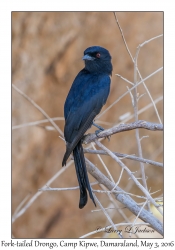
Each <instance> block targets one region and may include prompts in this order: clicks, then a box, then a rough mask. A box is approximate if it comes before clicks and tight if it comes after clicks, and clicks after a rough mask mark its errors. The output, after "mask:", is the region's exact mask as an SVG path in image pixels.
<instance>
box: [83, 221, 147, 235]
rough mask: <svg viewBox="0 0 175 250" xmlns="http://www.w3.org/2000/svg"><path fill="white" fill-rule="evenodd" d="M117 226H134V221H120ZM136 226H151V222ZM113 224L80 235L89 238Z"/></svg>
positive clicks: (136, 224)
mask: <svg viewBox="0 0 175 250" xmlns="http://www.w3.org/2000/svg"><path fill="white" fill-rule="evenodd" d="M115 226H116V227H120V226H132V222H130V223H127V222H125V223H118V224H115ZM135 226H149V223H144V222H141V223H135ZM110 228H111V226H107V227H103V228H97V229H96V230H95V231H93V232H90V233H87V234H84V235H82V236H81V237H80V239H81V238H87V237H88V236H91V235H93V234H96V233H100V232H105V231H106V230H107V229H110Z"/></svg>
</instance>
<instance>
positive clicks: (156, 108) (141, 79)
mask: <svg viewBox="0 0 175 250" xmlns="http://www.w3.org/2000/svg"><path fill="white" fill-rule="evenodd" d="M114 16H115V20H116V22H117V25H118V27H119V30H120V33H121V35H122V39H123V41H124V44H125V47H126V50H127V51H128V54H129V56H130V57H131V60H132V62H133V63H134V61H135V60H134V58H133V56H132V54H131V52H130V50H129V48H128V45H127V43H126V40H125V37H124V34H123V31H122V28H121V26H120V23H119V21H118V18H117V15H116V13H115V12H114ZM162 36H163V35H159V36H156V37H153V38H151V39H149V40H147V41H145V42H143V43H142V44H141V45H139V46H140V47H139V50H140V48H141V47H143V46H144V45H145V44H147V43H149V42H151V41H153V40H155V39H157V38H160V37H162ZM139 50H138V52H139ZM137 72H138V74H139V77H140V79H141V80H142V76H141V74H140V71H139V69H138V68H137ZM143 86H144V88H145V89H146V91H147V93H148V96H149V97H150V99H151V102H152V103H153V107H154V109H155V112H156V115H157V117H158V120H159V122H160V123H162V122H161V119H160V116H159V113H158V110H157V108H156V105H155V103H154V101H153V98H152V96H151V94H150V92H149V90H148V88H147V86H146V84H145V83H144V81H143Z"/></svg>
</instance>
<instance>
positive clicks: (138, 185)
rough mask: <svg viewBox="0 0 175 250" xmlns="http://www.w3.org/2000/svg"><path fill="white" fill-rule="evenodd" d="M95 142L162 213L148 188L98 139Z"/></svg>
mask: <svg viewBox="0 0 175 250" xmlns="http://www.w3.org/2000/svg"><path fill="white" fill-rule="evenodd" d="M95 143H96V144H97V145H98V146H99V147H100V148H102V149H103V150H105V151H106V152H107V153H108V154H109V155H110V156H111V157H112V158H113V159H114V160H115V161H116V162H117V163H118V164H119V165H120V166H121V167H122V168H124V170H125V171H126V172H127V174H128V175H129V176H130V178H131V179H132V180H133V181H134V182H135V184H136V185H137V187H138V188H139V189H140V190H141V191H142V192H143V193H144V194H145V195H146V197H147V199H148V200H150V201H151V203H152V204H153V205H154V206H155V207H156V209H157V210H158V211H159V212H160V214H162V211H161V209H160V208H159V205H158V204H157V203H156V202H155V201H154V199H153V198H152V197H151V195H150V193H149V192H148V190H146V189H145V188H144V187H143V186H142V185H141V184H140V182H139V181H138V180H137V178H136V177H135V176H134V175H133V173H132V172H131V171H130V170H129V169H128V168H127V167H126V166H125V164H124V163H123V162H122V161H121V160H120V159H119V158H118V157H117V156H116V155H114V154H113V153H112V152H111V151H110V150H109V149H108V148H106V147H105V146H104V145H103V144H101V143H100V142H99V141H98V140H95Z"/></svg>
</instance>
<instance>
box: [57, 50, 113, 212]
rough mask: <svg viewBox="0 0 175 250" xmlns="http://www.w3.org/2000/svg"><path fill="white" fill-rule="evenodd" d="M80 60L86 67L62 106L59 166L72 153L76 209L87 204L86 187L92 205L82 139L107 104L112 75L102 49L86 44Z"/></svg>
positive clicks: (108, 60) (107, 59)
mask: <svg viewBox="0 0 175 250" xmlns="http://www.w3.org/2000/svg"><path fill="white" fill-rule="evenodd" d="M82 59H83V60H84V61H85V67H84V69H82V70H81V71H80V72H79V73H78V75H77V76H76V78H75V80H74V82H73V84H72V86H71V88H70V91H69V93H68V96H67V98H66V101H65V105H64V116H65V127H64V136H65V140H66V153H65V155H64V158H63V162H62V166H64V165H66V161H67V159H68V157H69V156H70V154H71V153H72V152H73V156H74V162H75V168H76V173H77V179H78V182H79V186H80V201H79V208H83V207H84V206H85V205H86V203H87V200H88V196H87V190H88V192H89V196H90V198H91V199H92V201H93V203H94V204H95V201H94V197H93V194H92V190H91V186H90V183H89V179H88V175H87V170H86V164H85V158H84V154H83V147H82V142H81V139H82V138H83V136H84V134H85V132H86V131H87V130H88V129H89V128H90V127H91V125H92V123H93V120H94V118H95V117H96V115H98V114H99V112H100V110H101V109H102V107H103V105H104V104H105V103H106V100H107V98H108V95H109V91H110V83H111V79H110V75H111V74H112V64H111V56H110V54H109V52H108V50H106V49H105V48H102V47H100V46H92V47H89V48H87V49H86V50H85V51H84V56H83V58H82ZM95 205H96V204H95Z"/></svg>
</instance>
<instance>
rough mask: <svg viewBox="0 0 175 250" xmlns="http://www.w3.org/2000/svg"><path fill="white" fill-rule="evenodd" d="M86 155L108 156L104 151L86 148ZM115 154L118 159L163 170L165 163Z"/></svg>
mask: <svg viewBox="0 0 175 250" xmlns="http://www.w3.org/2000/svg"><path fill="white" fill-rule="evenodd" d="M84 153H89V154H99V155H108V154H107V153H106V152H105V151H104V150H93V149H85V148H84ZM113 154H115V155H116V156H118V157H122V158H126V159H130V160H133V161H141V162H143V163H146V164H150V165H153V166H157V167H161V168H163V163H160V162H156V161H152V160H149V159H144V158H140V157H137V156H134V155H127V154H121V153H117V152H113Z"/></svg>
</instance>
